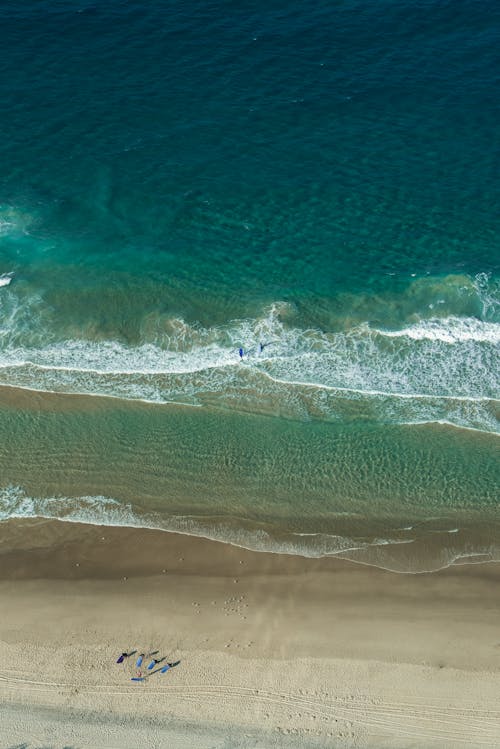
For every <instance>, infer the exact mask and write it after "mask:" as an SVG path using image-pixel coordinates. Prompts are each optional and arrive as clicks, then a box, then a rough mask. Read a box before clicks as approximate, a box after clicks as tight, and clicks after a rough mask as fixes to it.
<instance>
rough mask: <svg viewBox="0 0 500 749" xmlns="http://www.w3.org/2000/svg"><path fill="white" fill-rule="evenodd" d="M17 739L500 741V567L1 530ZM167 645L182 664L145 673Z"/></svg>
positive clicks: (0, 587) (6, 699)
mask: <svg viewBox="0 0 500 749" xmlns="http://www.w3.org/2000/svg"><path fill="white" fill-rule="evenodd" d="M0 533H1V535H0V550H1V559H0V578H1V580H0V604H1V611H2V615H1V618H0V654H1V662H2V667H1V669H0V699H1V712H2V738H1V741H0V746H2V747H11V746H17V745H19V744H23V745H24V744H26V745H27V746H29V747H30V749H31V747H38V746H46V745H47V746H50V747H51V748H53V749H59V747H67V746H70V747H72V748H73V747H74V748H75V749H83V748H84V747H85V748H86V747H94V746H102V747H106V748H108V747H117V748H118V747H125V748H128V747H136V746H138V745H143V746H148V747H164V746H165V747H166V746H178V747H187V746H192V745H197V746H201V747H205V746H207V747H209V746H211V747H214V746H217V747H218V746H220V747H222V746H238V747H240V746H241V747H247V746H248V747H250V746H251V747H268V746H276V747H281V746H283V747H287V746H290V747H294V746H301V747H309V746H310V747H316V746H318V747H327V746H328V747H399V748H401V747H421V746H422V747H424V746H425V747H434V746H435V747H455V746H461V745H463V746H471V747H476V746H488V747H494V746H497V745H499V743H500V708H499V707H498V704H497V690H498V669H499V666H500V636H499V633H498V621H499V615H500V599H499V596H498V584H499V580H500V565H497V564H482V565H464V566H460V567H452V568H449V569H447V570H444V571H442V572H439V573H434V574H420V575H401V574H399V575H398V574H394V573H389V572H384V571H382V570H378V569H375V568H372V567H367V566H362V565H355V564H352V563H348V562H342V561H339V560H335V559H332V558H322V559H317V560H313V559H304V558H301V557H298V556H295V557H293V556H285V555H273V554H264V553H255V552H248V551H245V550H243V549H239V548H237V547H233V546H228V545H225V544H221V543H218V542H214V541H209V540H206V539H202V538H194V537H190V536H183V535H176V534H170V533H165V532H160V531H151V530H139V529H124V528H109V527H99V526H86V525H79V524H73V523H60V522H57V521H34V520H30V521H10V522H9V523H5V524H3V525H2V526H1V531H0ZM135 649H137V650H138V651H139V652H142V651H145V652H148V651H152V650H157V649H158V650H159V651H160V652H159V655H158V656H157V657H158V658H159V657H163V656H165V657H166V660H167V661H169V662H174V661H177V660H180V663H179V665H178V666H177V667H176V668H173V669H171V670H170V671H169V672H167V673H166V674H161V673H154V674H153V675H152V676H151V677H150V678H148V679H147V680H146V681H145V682H143V683H133V682H131V681H130V679H131V676H133V675H134V674H135V668H134V662H135V657H131V658H130V659H128V660H126V661H125V662H124V663H123V664H121V665H118V664H116V659H117V656H118V655H119V654H120V653H121V652H122V651H123V650H126V651H128V650H135Z"/></svg>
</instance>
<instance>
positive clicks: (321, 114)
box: [0, 0, 500, 568]
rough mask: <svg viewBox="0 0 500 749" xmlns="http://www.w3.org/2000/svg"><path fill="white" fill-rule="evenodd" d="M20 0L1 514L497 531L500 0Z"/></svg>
mask: <svg viewBox="0 0 500 749" xmlns="http://www.w3.org/2000/svg"><path fill="white" fill-rule="evenodd" d="M0 19H1V22H2V30H3V34H2V37H3V54H2V56H1V59H0V72H1V76H0V89H1V100H2V105H3V106H2V110H3V116H2V122H1V132H2V138H1V139H0V155H1V163H2V170H1V172H0V284H2V285H1V286H0V388H1V389H2V396H1V397H2V404H3V405H2V409H1V410H0V413H1V414H2V418H1V420H0V430H1V432H2V441H3V443H4V446H3V447H2V449H1V450H0V488H1V491H2V492H3V494H2V495H1V496H2V499H0V517H4V518H6V517H9V516H10V515H22V514H42V515H44V514H45V515H46V514H49V515H55V516H60V515H64V516H65V517H68V513H69V516H71V517H73V516H75V517H76V516H78V517H80V516H81V513H82V512H83V510H82V507H84V508H85V512H84V515H85V518H86V519H87V520H88V521H92V520H94V521H100V522H128V523H129V522H131V523H136V524H154V525H156V526H158V527H165V528H172V527H178V526H179V524H181V525H182V524H184V525H183V527H186V528H188V530H189V531H190V532H196V530H198V531H200V529H202V530H203V532H204V533H206V534H207V535H217V534H218V535H219V536H220V535H222V536H223V537H224V538H227V539H228V540H232V541H235V542H242V543H243V540H242V538H243V536H244V538H245V539H246V540H245V541H244V543H245V544H247V545H250V546H252V545H253V546H259V547H262V546H263V547H266V548H274V549H275V550H279V549H284V548H286V549H288V550H292V551H293V550H296V551H299V552H300V553H318V549H322V550H323V551H324V552H325V553H331V552H333V551H335V550H342V549H345V548H346V547H349V548H354V547H356V548H358V547H361V546H362V547H363V548H364V545H366V544H368V545H370V544H373V542H374V539H375V538H376V539H378V540H379V541H383V542H384V545H387V543H386V542H389V544H390V543H391V542H392V541H395V540H398V541H400V540H401V538H400V536H401V532H400V531H396V530H395V528H396V527H399V526H397V523H399V522H400V521H401V523H403V525H404V527H409V526H412V527H415V526H414V524H415V523H416V524H417V525H418V527H419V528H421V527H422V523H424V525H425V524H426V523H428V522H430V523H431V525H432V524H434V525H433V528H434V530H436V528H438V529H439V530H440V531H441V530H443V529H444V530H445V531H449V530H452V531H454V530H455V528H456V527H457V526H458V527H459V528H460V531H459V536H460V534H462V535H463V536H464V538H465V537H466V540H463V543H462V544H461V545H460V543H458V542H457V543H455V542H454V544H451V545H450V541H449V538H445V539H444V540H443V538H442V537H441V536H439V542H437V541H436V540H435V537H434V536H433V540H432V544H431V546H432V549H433V552H432V554H433V555H434V557H433V558H435V559H437V557H439V561H434V562H433V563H432V564H431V565H430V566H432V565H434V566H436V565H438V566H439V565H440V564H441V563H442V560H443V559H446V560H448V561H449V560H452V559H455V558H457V557H459V556H461V555H468V554H471V553H478V554H483V553H485V554H488V555H490V556H491V555H494V554H496V551H494V550H492V548H493V547H492V543H493V542H492V540H491V538H490V537H489V536H488V540H487V541H485V540H484V536H483V535H482V531H481V532H480V531H479V530H478V527H479V526H480V525H481V522H483V521H484V523H485V524H486V525H485V527H489V528H491V527H492V525H491V524H492V523H494V522H496V519H497V515H496V513H497V500H498V496H499V493H498V488H499V484H500V481H499V478H500V476H499V474H500V469H499V462H498V459H497V455H498V452H497V450H498V432H499V416H500V406H499V392H500V387H499V372H500V366H499V364H500V354H499V350H500V280H499V279H500V251H499V249H498V237H499V236H500V212H499V211H498V204H499V188H498V173H499V167H500V149H499V145H498V138H497V137H496V135H497V127H498V124H497V123H498V121H499V117H500V103H499V100H498V96H497V90H498V77H499V75H500V59H499V56H498V38H499V34H500V11H499V10H498V8H497V6H496V4H494V3H492V2H483V1H482V0H480V1H479V2H478V1H477V0H474V2H472V1H470V2H454V3H451V2H433V1H431V0H426V1H425V2H424V1H423V2H419V3H394V2H392V1H389V0H384V1H383V2H380V3H376V4H375V3H370V2H366V0H365V1H362V0H345V1H343V2H340V3H337V4H336V5H335V7H332V5H331V3H323V2H314V3H312V4H307V5H304V3H286V4H284V3H281V4H280V3H278V4H276V3H274V4H272V5H271V6H270V5H269V4H264V3H260V2H258V0H257V1H256V2H252V3H250V4H247V5H245V6H244V7H243V6H241V7H240V6H235V5H234V3H223V2H219V3H210V4H208V5H207V3H189V4H182V5H179V4H176V3H157V2H152V3H148V4H147V7H144V6H143V4H139V3H132V2H130V3H127V4H126V5H124V4H123V3H119V2H114V1H113V0H110V2H107V3H106V4H104V5H103V6H102V5H98V4H92V3H90V2H85V1H82V2H78V3H76V2H62V1H60V2H50V3H48V2H36V3H35V2H26V3H23V4H22V7H18V5H15V4H13V3H4V4H2V6H1V7H0ZM261 345H262V346H263V348H262V350H261ZM240 347H242V348H243V349H244V352H245V355H244V357H243V360H242V361H240V360H239V356H238V349H239V348H240ZM7 385H10V386H17V387H20V388H23V389H26V390H27V391H28V392H33V391H36V392H39V393H40V392H41V393H42V394H43V393H46V394H47V395H46V396H43V395H40V396H36V397H35V396H34V395H33V396H29V395H25V396H22V397H21V396H15V395H12V391H10V390H8V389H6V388H5V386H7ZM49 393H58V394H60V398H59V400H57V399H55V400H54V398H52V397H51V396H49V395H48V394H49ZM75 394H80V395H82V396H86V399H84V400H83V401H82V400H75V398H73V397H71V396H74V395H75ZM63 395H64V398H63ZM95 396H103V398H104V400H101V399H98V398H96V397H95ZM111 396H112V397H113V400H111V398H110V397H111ZM40 398H41V399H42V400H40ZM44 398H45V400H44ZM144 401H146V402H148V405H144V404H143V402H144ZM82 404H83V405H82ZM141 404H142V405H141ZM180 406H183V407H182V408H181V407H180ZM174 427H175V428H174ZM175 435H180V437H179V438H178V440H177V441H176V437H175ZM183 435H184V436H185V435H188V437H189V438H186V439H183V438H181V437H182V436H183ZM13 444H15V445H16V449H15V451H13V450H12V449H11V445H13ZM173 445H175V446H176V450H175V451H174V453H175V454H173V452H172V450H173ZM180 446H181V447H182V449H181V447H180ZM292 446H294V447H293V449H292ZM177 448H178V449H177ZM285 448H287V449H285ZM193 451H195V453H193ZM96 454H98V455H100V456H103V457H102V459H105V460H104V465H105V467H103V465H102V464H100V466H99V468H98V467H97V465H96V464H95V462H93V460H92V459H91V458H90V457H89V456H90V455H96ZM41 456H45V458H44V459H42V457H41ZM195 458H196V459H195ZM137 476H140V477H141V480H140V481H137ZM83 497H87V498H89V497H90V498H92V499H91V500H89V499H87V500H84V499H82V498H83ZM89 503H90V504H89ZM63 505H64V508H63ZM68 508H70V509H68ZM120 513H121V514H120ZM187 516H189V523H187V525H186V521H185V520H181V518H185V517H187ZM346 518H350V520H349V521H347V520H346ZM396 521H397V522H396ZM434 526H435V527H434ZM216 527H217V529H218V530H216ZM401 527H403V526H401ZM425 527H426V528H427V526H425ZM221 528H222V529H223V530H220V529H221ZM301 532H304V533H308V534H315V533H319V532H325V533H326V534H327V536H328V539H327V542H324V543H323V541H322V542H321V543H319V544H318V542H317V541H311V542H310V544H309V546H308V543H309V542H308V541H307V539H308V538H309V539H310V538H313V537H312V536H301V539H302V540H301V541H300V543H299V541H298V540H297V534H298V533H301ZM415 533H416V531H415ZM252 534H253V535H252ZM262 534H265V535H264V536H263V535H262ZM422 534H423V535H422ZM426 534H427V531H425V533H424V531H422V533H421V534H420V535H419V534H417V535H415V537H411V538H406V536H405V537H404V539H403V540H404V541H405V545H406V546H408V548H409V545H411V544H413V543H415V544H417V542H418V543H420V541H421V539H422V538H424V536H425V538H426V539H428V538H429V536H428V534H427V535H426ZM403 535H404V534H403ZM407 535H408V534H407ZM257 536H258V537H259V539H260V540H259V541H257V540H256V538H257ZM417 536H418V538H417ZM263 538H264V541H263V540H262V539H263ZM314 538H316V537H315V536H314ZM249 539H250V540H249ZM252 539H253V540H252ZM304 539H305V540H304ZM331 539H333V540H331ZM407 541H408V543H406V542H407ZM379 545H380V544H378V542H377V544H376V546H377V549H376V550H375V551H376V553H379V551H380V549H379V548H378V546H379ZM493 546H494V544H493ZM438 547H439V551H436V549H437V548H438ZM451 547H453V548H452V549H451ZM415 548H416V547H415ZM450 549H451V551H450ZM370 553H371V552H370ZM384 553H385V552H384ZM436 555H437V556H436ZM422 558H423V552H421V551H420V550H419V551H418V553H416V554H415V559H414V560H413V562H412V561H411V560H410V562H408V565H409V567H410V568H411V566H412V564H414V565H415V567H419V566H421V565H422ZM384 559H385V558H384ZM384 563H385V562H384ZM405 564H406V562H405ZM429 564H430V563H429ZM393 566H394V565H393ZM396 566H397V565H396Z"/></svg>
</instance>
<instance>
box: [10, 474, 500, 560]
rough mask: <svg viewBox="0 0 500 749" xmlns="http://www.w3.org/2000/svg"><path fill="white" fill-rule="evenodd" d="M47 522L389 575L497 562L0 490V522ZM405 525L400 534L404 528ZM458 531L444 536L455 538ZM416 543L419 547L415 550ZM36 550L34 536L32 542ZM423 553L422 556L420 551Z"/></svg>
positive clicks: (386, 542)
mask: <svg viewBox="0 0 500 749" xmlns="http://www.w3.org/2000/svg"><path fill="white" fill-rule="evenodd" d="M36 518H43V519H50V520H60V521H63V522H70V523H84V524H87V525H102V526H114V527H129V528H149V529H152V530H162V531H167V532H175V533H181V534H184V535H189V536H198V537H201V538H207V539H210V540H215V541H220V542H223V543H228V544H231V545H233V546H237V547H241V548H244V549H249V550H251V551H258V552H271V553H277V554H291V555H297V556H303V557H308V558H319V557H324V556H337V557H340V558H344V559H350V560H351V561H354V562H357V563H360V564H365V565H368V566H376V567H381V568H383V569H388V570H391V571H393V572H406V573H418V572H431V571H435V570H439V569H443V568H445V567H448V566H450V565H452V564H455V563H462V562H465V561H467V560H468V559H469V558H471V560H473V558H474V557H477V558H478V559H479V558H481V560H482V561H489V560H492V559H498V556H499V550H498V548H497V547H496V546H495V547H491V548H490V547H489V546H488V544H487V543H486V546H485V548H484V549H481V550H474V549H470V548H469V544H467V543H465V544H459V545H458V546H453V545H452V546H450V547H449V548H448V547H445V546H443V547H442V548H436V554H435V558H434V559H433V558H432V557H430V556H429V553H428V551H429V550H428V549H427V541H426V534H427V533H432V529H431V530H429V531H425V529H423V530H422V531H421V534H420V539H417V538H416V537H415V538H406V539H401V537H399V536H395V537H393V538H379V537H375V538H373V537H370V538H365V539H363V538H359V537H357V538H349V537H347V536H340V535H335V534H329V533H294V532H288V533H287V532H283V531H282V530H279V531H278V532H277V534H274V533H273V532H272V530H271V529H269V528H267V527H264V526H263V525H262V526H259V524H257V523H255V524H254V523H252V524H251V525H250V524H246V523H244V522H241V521H240V522H239V523H238V525H237V526H236V525H235V523H234V522H233V521H232V520H231V519H230V518H227V519H226V521H225V520H224V518H222V519H221V518H218V519H217V520H215V519H212V520H210V519H207V518H197V517H193V516H175V515H174V516H168V515H166V516H161V515H160V514H158V513H156V514H152V513H144V512H138V511H136V510H134V508H133V507H132V505H131V504H129V503H124V502H120V501H118V500H116V499H112V498H110V497H104V496H83V497H63V496H60V497H44V498H42V497H31V496H29V495H27V494H26V493H25V492H24V491H23V490H22V489H21V488H20V487H14V486H9V487H4V488H0V523H1V522H6V521H7V520H11V519H36ZM410 529H411V526H410V527H409V528H407V529H404V530H410ZM459 530H461V529H458V528H457V529H455V528H452V529H448V530H445V531H442V532H445V533H447V534H449V535H452V536H459V535H460V534H459ZM418 541H420V542H421V544H423V546H421V547H419V543H418ZM33 545H34V546H36V545H37V542H36V538H35V539H34V540H33ZM422 549H423V553H422Z"/></svg>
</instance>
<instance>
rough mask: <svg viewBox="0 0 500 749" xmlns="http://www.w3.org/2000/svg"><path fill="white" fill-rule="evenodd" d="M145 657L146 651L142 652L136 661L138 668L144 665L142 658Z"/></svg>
mask: <svg viewBox="0 0 500 749" xmlns="http://www.w3.org/2000/svg"><path fill="white" fill-rule="evenodd" d="M143 658H144V653H141V654H140V656H139V657H138V659H137V660H136V662H135V665H136V667H137V668H140V667H141V666H142V659H143Z"/></svg>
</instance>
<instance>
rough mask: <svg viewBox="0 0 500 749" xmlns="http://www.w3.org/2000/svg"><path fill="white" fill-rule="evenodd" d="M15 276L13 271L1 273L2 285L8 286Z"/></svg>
mask: <svg viewBox="0 0 500 749" xmlns="http://www.w3.org/2000/svg"><path fill="white" fill-rule="evenodd" d="M13 278H14V273H13V272H11V273H2V274H0V286H8V285H9V284H10V282H11V281H12V279H13Z"/></svg>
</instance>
